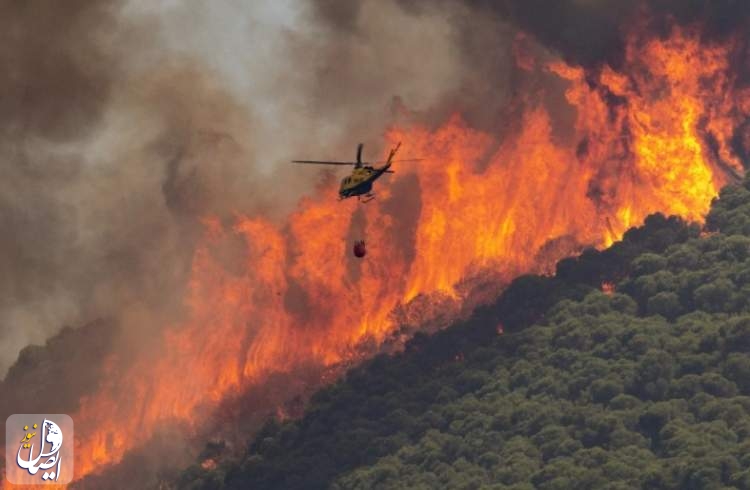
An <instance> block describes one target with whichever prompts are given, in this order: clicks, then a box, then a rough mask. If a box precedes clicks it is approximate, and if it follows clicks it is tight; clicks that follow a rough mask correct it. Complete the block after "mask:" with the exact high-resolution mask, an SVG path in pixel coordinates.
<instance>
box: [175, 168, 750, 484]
mask: <svg viewBox="0 0 750 490" xmlns="http://www.w3.org/2000/svg"><path fill="white" fill-rule="evenodd" d="M749 189H750V182H746V183H745V184H744V185H742V186H735V187H728V188H726V189H724V190H723V191H722V194H721V196H720V199H719V200H717V201H716V202H715V203H714V205H713V208H712V211H711V214H710V215H709V216H708V219H707V222H706V228H707V230H709V231H710V232H712V233H708V234H704V236H699V229H698V227H696V226H689V225H687V224H685V223H683V222H682V221H681V220H679V219H676V218H669V219H667V218H664V217H663V216H660V215H654V216H651V217H650V218H649V219H648V220H647V222H646V224H645V225H644V226H643V227H641V228H638V229H633V230H631V231H629V232H628V233H627V234H626V236H625V237H624V239H623V241H622V242H621V243H618V244H616V245H615V246H613V247H611V248H610V249H608V250H606V251H603V252H596V251H593V250H590V251H587V252H585V253H584V254H582V255H581V256H580V257H578V258H575V259H567V260H564V261H561V262H560V263H559V264H558V273H557V275H556V277H538V276H525V277H522V278H519V279H518V280H516V281H515V282H514V283H513V284H512V285H511V287H509V289H508V290H507V291H506V292H505V293H504V294H503V295H502V297H501V298H499V300H498V301H497V303H496V304H494V305H492V306H490V307H487V308H484V309H481V310H480V311H477V312H476V314H475V315H474V316H473V317H472V318H471V319H470V320H469V321H467V322H465V323H463V324H461V325H456V326H454V327H453V328H451V329H448V330H446V331H444V332H441V333H439V334H436V335H434V336H432V337H427V336H421V335H420V336H417V337H416V338H415V339H414V340H413V341H412V342H411V343H410V344H409V345H408V347H407V349H406V350H405V352H404V353H402V354H400V355H398V356H393V357H385V356H381V357H378V358H376V359H374V360H372V361H371V362H369V363H367V364H366V365H364V366H362V367H360V368H358V369H355V370H353V371H352V372H350V373H349V374H348V375H347V377H346V379H344V380H342V381H340V382H339V383H337V384H335V385H333V386H330V387H328V388H326V389H324V390H322V391H320V392H319V393H318V394H317V395H315V396H314V397H313V399H312V400H311V401H310V405H309V407H308V410H307V413H306V415H305V417H304V418H302V419H301V420H298V421H292V422H286V423H283V424H278V423H275V422H271V423H269V424H267V425H266V426H265V427H264V429H263V430H262V431H261V432H260V434H258V436H257V437H256V439H255V440H254V441H252V442H251V443H250V444H249V446H248V451H247V454H246V456H245V457H244V459H243V460H242V461H241V462H239V463H236V462H235V463H227V464H225V465H223V466H221V465H220V466H219V467H218V468H216V469H213V470H210V471H207V470H204V469H202V468H201V467H200V466H198V465H196V466H194V467H192V468H190V469H189V470H188V471H186V472H185V473H184V474H183V475H182V477H181V479H180V482H179V486H180V487H181V488H190V489H219V488H221V489H242V488H253V489H285V490H293V489H303V488H304V489H317V488H321V489H322V488H333V489H369V488H383V489H397V488H398V489H402V488H410V489H436V488H450V489H479V488H486V489H501V488H514V489H532V488H540V489H570V488H581V489H604V488H608V489H629V488H653V489H662V488H663V489H677V488H679V489H709V488H732V487H735V488H750V357H749V356H748V353H750V190H749ZM605 282H609V283H612V284H614V285H615V289H616V292H614V293H609V294H605V293H603V292H602V291H601V285H602V283H605ZM498 322H501V323H502V325H503V327H504V330H505V333H503V334H502V335H499V334H498V331H497V326H498ZM210 454H211V448H207V452H206V454H204V456H209V455H210Z"/></svg>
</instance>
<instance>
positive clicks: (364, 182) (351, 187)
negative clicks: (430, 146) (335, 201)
mask: <svg viewBox="0 0 750 490" xmlns="http://www.w3.org/2000/svg"><path fill="white" fill-rule="evenodd" d="M400 147H401V142H399V143H398V144H397V145H396V146H395V147H394V148H393V149H391V152H390V153H389V154H388V159H387V160H385V161H384V162H363V161H362V149H363V148H364V144H362V143H360V144H359V145H357V161H356V162H337V161H326V160H292V163H303V164H314V165H352V166H353V167H354V169H353V170H352V173H351V175H349V176H347V177H344V178H343V179H342V180H341V185H340V186H339V201H342V200H344V199H347V198H350V197H356V198H357V200H359V201H361V202H363V203H368V202H370V201H372V200H373V199H375V194H374V193H373V192H372V184H373V183H374V182H375V181H376V180H378V179H379V178H380V176H381V175H383V174H392V173H395V172H394V171H393V170H391V165H393V163H394V162H396V161H399V162H406V161H417V160H421V159H419V158H410V159H408V160H393V157H394V156H395V155H396V152H397V151H398V149H399V148H400ZM380 163H384V164H385V165H383V166H381V167H378V166H374V165H377V164H380ZM363 197H364V199H362V198H363Z"/></svg>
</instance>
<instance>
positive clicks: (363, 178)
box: [339, 164, 391, 199]
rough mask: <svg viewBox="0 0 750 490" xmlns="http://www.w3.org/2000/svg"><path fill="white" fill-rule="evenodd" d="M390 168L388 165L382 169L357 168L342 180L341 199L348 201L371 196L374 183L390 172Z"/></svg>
mask: <svg viewBox="0 0 750 490" xmlns="http://www.w3.org/2000/svg"><path fill="white" fill-rule="evenodd" d="M390 167H391V165H390V164H387V165H383V166H382V167H370V166H365V167H359V168H355V169H354V171H352V173H351V175H349V176H347V177H344V178H343V179H342V180H341V185H340V187H339V198H340V199H346V198H349V197H354V196H362V195H366V194H369V193H370V192H371V191H372V184H373V182H375V181H376V180H377V179H378V178H380V176H381V175H383V174H384V173H386V172H388V171H389V170H388V169H389V168H390Z"/></svg>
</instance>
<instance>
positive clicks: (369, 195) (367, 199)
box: [361, 194, 375, 204]
mask: <svg viewBox="0 0 750 490" xmlns="http://www.w3.org/2000/svg"><path fill="white" fill-rule="evenodd" d="M373 199H375V194H365V198H364V199H362V201H361V202H362V204H367V203H368V202H370V201H372V200H373Z"/></svg>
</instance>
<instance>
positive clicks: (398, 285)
mask: <svg viewBox="0 0 750 490" xmlns="http://www.w3.org/2000/svg"><path fill="white" fill-rule="evenodd" d="M638 32H640V31H638ZM644 32H645V31H644ZM733 49H734V45H733V44H732V42H731V41H727V42H725V43H723V44H707V43H701V41H700V36H699V33H698V31H697V30H691V29H689V28H682V29H680V28H674V29H672V31H671V34H670V35H669V36H667V37H665V38H657V37H653V36H646V35H645V34H639V33H635V34H633V35H632V36H631V37H630V40H629V44H628V46H627V49H626V53H625V59H624V62H623V64H622V66H621V67H619V68H618V69H616V70H615V69H613V68H611V67H604V68H602V69H599V70H596V71H585V70H584V69H582V68H580V67H577V66H570V65H567V64H565V63H563V62H561V61H558V62H554V63H546V64H545V63H541V62H540V61H539V60H533V59H530V58H529V55H528V54H524V56H523V57H522V58H519V69H522V70H525V71H526V72H527V73H529V74H530V75H529V76H532V74H535V75H534V76H537V77H556V78H558V79H560V81H561V82H562V83H564V84H566V86H567V89H566V92H565V98H566V100H567V102H568V103H569V104H570V105H571V106H572V108H573V109H574V110H573V113H574V119H573V126H572V128H567V129H568V133H569V135H570V136H568V137H566V138H561V137H560V136H559V135H558V134H556V130H555V119H554V117H553V114H551V113H550V111H549V110H548V109H547V108H546V107H545V104H544V103H543V102H541V101H542V100H543V99H544V90H545V89H543V88H541V87H542V86H543V85H538V87H537V88H535V89H533V90H530V91H529V92H528V93H523V94H520V95H519V96H518V97H519V100H518V101H517V102H518V103H520V104H522V105H523V106H524V111H523V115H522V116H521V118H520V121H519V120H516V119H514V120H509V121H508V123H509V124H513V125H514V127H512V128H510V130H508V128H504V129H505V130H504V131H503V134H504V135H505V136H503V138H500V137H498V136H496V135H494V134H491V133H489V132H483V131H478V130H476V129H472V128H471V127H469V126H468V125H467V124H465V123H464V121H463V120H462V118H461V116H460V115H459V114H456V115H454V116H452V117H451V118H449V119H448V120H447V121H445V123H444V124H443V125H442V126H440V127H439V128H437V129H433V130H430V129H427V128H423V127H418V126H410V127H399V128H392V129H390V130H389V131H388V132H387V134H386V141H387V143H388V144H392V143H395V142H396V141H403V147H404V151H405V152H408V153H409V154H410V155H415V156H420V157H422V158H425V159H426V161H425V162H423V163H421V164H419V165H411V166H407V165H400V166H398V165H397V167H396V171H397V173H396V174H395V175H393V176H390V177H388V178H390V179H391V180H390V181H388V182H383V181H381V182H378V184H379V188H377V189H376V190H377V192H378V199H376V200H375V201H373V202H371V203H370V204H368V205H366V207H365V208H364V209H360V207H361V206H362V205H360V204H358V203H357V202H356V201H354V200H349V201H344V202H341V203H340V202H337V201H336V198H335V196H336V189H335V187H334V185H333V184H326V185H324V186H322V188H321V189H320V191H319V192H318V193H317V194H316V195H315V196H314V197H312V198H305V199H303V200H301V201H300V203H299V205H298V207H297V210H296V211H295V212H294V213H292V214H291V215H290V216H289V217H288V220H287V221H286V223H284V224H283V225H277V224H273V223H271V222H270V221H268V220H266V219H264V218H263V217H260V216H238V217H237V219H236V222H235V223H234V224H233V225H232V226H226V225H222V224H221V223H219V222H218V221H217V220H214V219H211V218H208V219H207V220H206V227H205V229H206V231H205V238H204V240H203V244H202V246H200V247H199V248H198V250H197V252H196V254H195V256H194V258H193V264H192V279H191V282H190V288H189V290H190V292H189V295H188V297H187V298H185V304H186V308H187V310H188V311H189V315H188V317H189V319H188V320H187V321H185V322H184V323H183V324H178V325H173V326H171V327H170V328H168V329H166V330H165V333H164V334H163V338H161V339H159V340H155V341H154V342H156V343H158V345H160V346H161V347H160V349H159V352H157V353H156V354H154V355H144V356H143V358H142V359H141V360H140V361H138V362H136V363H135V364H134V365H133V366H130V367H128V368H126V369H123V370H122V372H118V371H116V370H115V371H113V373H112V375H111V376H109V377H108V378H107V381H106V384H104V385H103V386H101V388H100V391H99V392H98V394H96V395H94V396H92V397H90V398H87V399H84V400H82V403H81V409H80V412H79V413H78V414H77V415H76V416H75V417H74V418H75V420H85V421H86V424H85V425H77V426H76V430H77V433H78V435H79V441H78V442H79V444H78V445H77V447H76V456H77V459H78V461H77V469H76V473H77V476H78V477H79V478H80V477H82V476H84V475H86V474H88V473H90V472H92V471H94V470H95V468H98V467H100V466H102V465H107V464H113V463H116V462H118V461H120V460H121V459H122V458H123V456H124V455H125V454H126V452H127V451H129V450H131V449H133V448H136V447H138V446H140V445H142V444H144V443H145V442H146V441H147V440H148V438H149V436H150V435H152V434H154V432H155V431H156V430H157V428H158V427H159V426H160V425H162V424H165V423H172V424H174V423H177V424H181V425H183V426H184V427H186V428H188V429H195V428H197V426H198V425H199V424H200V421H201V417H202V415H205V414H206V413H207V412H208V411H210V410H211V408H213V407H216V406H217V405H218V403H219V402H220V401H221V400H223V399H225V398H226V397H227V396H231V395H233V394H237V393H240V392H242V391H244V390H247V389H251V388H252V386H254V385H256V384H258V383H260V382H262V380H263V379H264V378H265V377H267V376H268V375H269V374H270V373H276V372H292V371H293V370H295V369H298V368H300V367H301V366H303V365H308V364H316V365H321V366H331V367H333V366H337V365H348V364H349V363H351V362H356V361H357V360H359V359H360V358H361V356H362V354H361V352H362V349H361V347H362V345H364V344H368V345H379V344H381V343H382V342H384V341H385V340H386V339H387V338H388V337H389V335H390V334H392V333H393V332H394V330H395V329H396V328H398V327H399V324H398V322H397V321H396V320H395V319H394V316H393V314H392V313H393V311H394V310H395V309H396V308H398V307H400V306H403V305H408V303H409V302H411V301H413V300H415V298H423V299H424V298H428V299H429V298H432V297H441V298H450V299H451V300H453V301H458V302H461V301H464V300H467V299H468V298H467V294H468V293H467V292H466V290H465V289H462V288H461V287H457V284H459V283H461V282H462V281H465V280H466V279H468V278H471V277H472V276H479V275H482V274H486V273H492V274H495V275H497V276H498V277H501V278H504V279H506V280H507V279H510V278H512V277H513V276H515V275H517V274H519V273H522V272H528V271H540V270H541V269H542V264H541V262H540V255H539V254H540V250H543V249H544V248H545V245H547V244H549V243H551V242H553V241H554V240H556V239H567V240H568V241H569V242H570V243H574V244H577V247H578V248H579V249H580V248H582V247H584V246H590V245H593V246H598V247H603V246H607V245H609V244H611V243H612V242H613V241H614V240H617V239H618V238H619V237H620V236H621V235H622V234H623V233H624V232H625V231H626V230H627V229H628V228H629V227H631V226H634V225H638V224H639V223H641V222H642V220H643V219H644V217H645V216H647V215H648V214H650V213H653V212H657V211H660V212H663V213H665V214H678V215H680V216H683V217H685V218H688V219H692V220H701V219H702V217H703V215H704V213H705V212H706V211H707V210H708V207H709V204H710V201H711V199H712V198H713V197H714V196H715V195H716V194H717V191H718V189H719V188H720V186H722V185H723V184H725V183H727V182H728V181H729V179H731V178H732V175H733V174H734V175H738V174H740V173H741V172H742V171H743V167H742V162H741V161H740V157H739V156H738V155H737V154H736V152H735V151H734V149H733V148H734V146H733V143H732V142H733V141H734V140H736V139H737V137H738V134H737V128H739V127H741V123H743V122H744V121H745V120H746V119H747V117H748V109H750V103H748V102H750V95H749V94H748V92H747V91H746V90H740V89H738V88H736V84H735V80H734V78H733V75H732V72H731V70H730V62H731V60H732V53H733ZM745 136H747V135H742V134H740V135H739V137H740V139H742V138H743V137H745ZM745 140H747V138H746V139H745ZM383 180H385V179H383ZM399 182H402V183H406V182H408V185H400V186H399V185H398V184H399ZM397 187H398V189H399V192H412V193H415V194H417V195H418V201H419V203H420V206H419V209H418V210H417V211H415V213H417V219H416V220H414V223H411V224H410V223H405V222H404V220H405V219H406V218H404V217H403V216H401V213H399V212H394V209H399V207H398V205H399V203H400V202H402V201H400V199H402V198H403V196H400V195H398V194H397V193H396V192H394V189H395V188H397ZM405 189H406V190H405ZM358 213H360V214H359V215H358ZM357 216H358V217H357ZM357 220H359V221H357ZM362 223H364V224H362ZM360 228H361V230H363V233H362V236H361V237H359V236H357V237H354V238H364V239H366V240H367V243H368V255H367V257H366V258H365V259H363V260H361V261H358V260H357V259H354V258H353V257H351V243H352V240H350V238H351V237H350V236H349V230H351V229H360ZM404 230H407V231H408V232H409V233H410V234H412V236H409V237H408V240H407V239H404V237H403V236H401V235H402V234H403V233H404ZM400 234H401V235H400ZM237 237H239V238H241V240H242V243H244V258H243V263H242V267H241V269H240V270H229V269H228V268H227V267H226V265H225V264H224V263H222V261H221V260H219V259H218V258H217V256H216V253H215V251H216V250H217V249H218V248H219V247H220V246H221V244H222V243H223V242H224V241H226V240H229V239H237ZM572 251H573V250H565V251H560V252H554V251H553V252H550V253H552V254H553V255H555V256H554V257H545V259H547V260H549V259H558V258H561V257H560V255H561V254H564V253H570V252H572ZM295 305H297V306H295ZM424 315H425V318H422V319H423V320H430V318H429V311H428V312H427V313H425V314H424ZM115 364H116V362H115Z"/></svg>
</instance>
